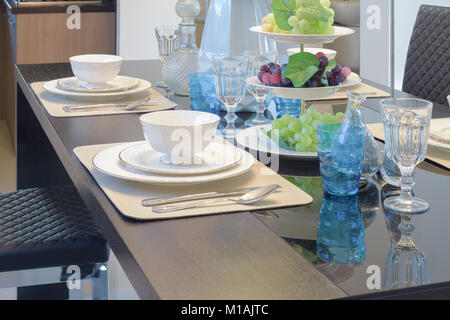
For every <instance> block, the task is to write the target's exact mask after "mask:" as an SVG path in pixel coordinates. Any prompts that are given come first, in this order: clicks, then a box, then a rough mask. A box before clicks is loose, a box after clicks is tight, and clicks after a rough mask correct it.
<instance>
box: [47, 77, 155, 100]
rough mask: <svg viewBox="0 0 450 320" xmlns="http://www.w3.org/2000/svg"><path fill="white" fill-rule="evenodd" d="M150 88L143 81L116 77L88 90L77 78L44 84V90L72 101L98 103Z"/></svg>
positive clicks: (147, 83)
mask: <svg viewBox="0 0 450 320" xmlns="http://www.w3.org/2000/svg"><path fill="white" fill-rule="evenodd" d="M151 86H152V84H151V83H150V82H148V81H146V80H143V79H138V78H133V77H127V76H117V77H116V78H115V79H113V80H111V81H108V82H106V83H105V85H104V86H103V87H98V88H97V87H96V88H90V87H88V86H86V83H85V82H83V81H81V80H79V79H78V78H76V77H70V78H62V79H56V80H52V81H48V82H46V83H45V84H44V89H45V90H47V91H49V92H51V93H54V94H58V95H63V96H66V97H68V98H72V99H77V100H89V101H99V100H115V99H122V98H124V97H126V96H129V95H131V94H137V93H141V92H143V91H145V90H148V89H149V88H151Z"/></svg>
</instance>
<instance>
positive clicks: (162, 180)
mask: <svg viewBox="0 0 450 320" xmlns="http://www.w3.org/2000/svg"><path fill="white" fill-rule="evenodd" d="M142 142H143V141H139V142H131V143H125V144H119V145H116V146H113V147H110V148H107V149H105V150H103V151H101V152H99V153H98V154H97V155H96V156H95V157H94V159H93V164H94V167H95V169H96V170H98V171H100V172H102V173H104V174H107V175H110V176H113V177H116V178H119V179H124V180H129V181H136V182H143V183H149V184H155V185H193V184H200V183H207V182H211V181H217V180H223V179H228V178H231V177H235V176H238V175H241V174H244V173H245V172H247V171H249V170H250V169H252V167H253V166H254V165H255V163H256V159H255V158H254V157H253V156H252V155H251V154H249V153H248V152H242V160H241V161H240V162H239V163H238V164H237V165H235V166H233V167H231V168H229V169H226V170H223V171H219V172H214V173H210V174H200V175H174V176H169V175H160V174H156V173H150V172H145V171H142V170H139V169H135V168H131V167H129V166H126V165H124V164H123V163H122V161H120V159H119V154H120V152H122V150H124V149H125V148H128V147H131V146H133V145H137V144H142Z"/></svg>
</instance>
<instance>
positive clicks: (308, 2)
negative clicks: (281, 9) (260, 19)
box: [277, 0, 333, 23]
mask: <svg viewBox="0 0 450 320" xmlns="http://www.w3.org/2000/svg"><path fill="white" fill-rule="evenodd" d="M294 2H295V1H294ZM299 10H300V12H301V14H302V15H303V16H304V17H305V18H307V19H309V20H320V21H325V22H328V19H329V18H330V17H332V16H333V13H332V12H331V11H329V10H327V9H325V8H324V7H323V6H322V5H321V4H320V1H319V0H303V1H302V6H301V7H300V8H299ZM277 23H278V20H277Z"/></svg>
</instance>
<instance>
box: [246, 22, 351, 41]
mask: <svg viewBox="0 0 450 320" xmlns="http://www.w3.org/2000/svg"><path fill="white" fill-rule="evenodd" d="M333 27H334V33H333V34H284V33H274V32H264V31H262V28H261V26H254V27H251V28H250V31H252V32H256V33H259V34H263V35H265V36H267V37H269V38H270V39H272V40H274V41H277V42H287V43H296V44H301V43H304V44H323V43H331V42H333V41H334V40H336V39H337V38H339V37H343V36H348V35H350V34H353V33H354V32H355V31H354V30H353V29H350V28H345V27H337V26H333Z"/></svg>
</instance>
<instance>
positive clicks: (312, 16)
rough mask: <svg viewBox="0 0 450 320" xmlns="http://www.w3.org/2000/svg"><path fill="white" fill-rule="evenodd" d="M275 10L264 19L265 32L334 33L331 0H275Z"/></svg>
mask: <svg viewBox="0 0 450 320" xmlns="http://www.w3.org/2000/svg"><path fill="white" fill-rule="evenodd" d="M271 6H272V10H273V12H271V13H269V14H268V15H267V16H265V17H264V18H263V19H262V23H261V28H262V31H264V32H273V33H284V34H334V27H333V23H334V10H333V9H332V8H330V6H331V3H330V0H273V1H272V3H271Z"/></svg>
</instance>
